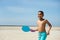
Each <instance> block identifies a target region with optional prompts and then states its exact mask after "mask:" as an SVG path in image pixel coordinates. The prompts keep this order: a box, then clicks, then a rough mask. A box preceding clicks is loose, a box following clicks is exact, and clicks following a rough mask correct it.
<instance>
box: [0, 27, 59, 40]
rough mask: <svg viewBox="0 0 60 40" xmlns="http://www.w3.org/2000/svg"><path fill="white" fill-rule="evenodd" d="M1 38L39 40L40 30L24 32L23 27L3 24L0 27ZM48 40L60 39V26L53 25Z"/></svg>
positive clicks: (7, 39) (6, 39)
mask: <svg viewBox="0 0 60 40" xmlns="http://www.w3.org/2000/svg"><path fill="white" fill-rule="evenodd" d="M31 28H32V29H35V28H36V27H31ZM0 40H38V32H23V31H22V30H21V27H13V26H11V27H9V26H5V27H3V26H2V27H0ZM47 40H60V27H53V28H52V30H51V33H50V35H48V36H47Z"/></svg>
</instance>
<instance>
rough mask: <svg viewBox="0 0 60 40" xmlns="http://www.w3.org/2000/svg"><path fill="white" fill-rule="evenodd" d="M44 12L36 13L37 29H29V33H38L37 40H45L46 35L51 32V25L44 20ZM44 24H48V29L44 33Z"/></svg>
mask: <svg viewBox="0 0 60 40" xmlns="http://www.w3.org/2000/svg"><path fill="white" fill-rule="evenodd" d="M43 17H44V12H43V11H38V18H39V20H38V21H37V29H36V30H33V29H31V31H38V32H39V37H38V40H46V37H47V35H49V34H50V30H51V27H52V25H51V23H50V22H49V21H48V20H47V19H44V18H43ZM46 24H48V26H49V29H48V30H47V32H46V29H45V27H46Z"/></svg>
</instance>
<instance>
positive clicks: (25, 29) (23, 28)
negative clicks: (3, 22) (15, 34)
mask: <svg viewBox="0 0 60 40" xmlns="http://www.w3.org/2000/svg"><path fill="white" fill-rule="evenodd" d="M22 30H23V31H24V32H29V31H30V28H29V26H25V25H24V26H22Z"/></svg>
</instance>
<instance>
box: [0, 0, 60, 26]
mask: <svg viewBox="0 0 60 40" xmlns="http://www.w3.org/2000/svg"><path fill="white" fill-rule="evenodd" d="M39 10H42V11H44V14H45V16H44V18H45V19H48V21H49V22H50V23H51V24H52V25H53V26H60V0H0V25H36V21H37V20H38V17H37V14H38V11H39Z"/></svg>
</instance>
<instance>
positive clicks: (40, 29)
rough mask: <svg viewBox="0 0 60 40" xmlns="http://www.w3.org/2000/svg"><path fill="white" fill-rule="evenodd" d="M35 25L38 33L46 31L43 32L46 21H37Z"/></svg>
mask: <svg viewBox="0 0 60 40" xmlns="http://www.w3.org/2000/svg"><path fill="white" fill-rule="evenodd" d="M37 25H38V31H39V32H44V31H46V30H45V26H46V20H43V21H40V20H38V21H37Z"/></svg>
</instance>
